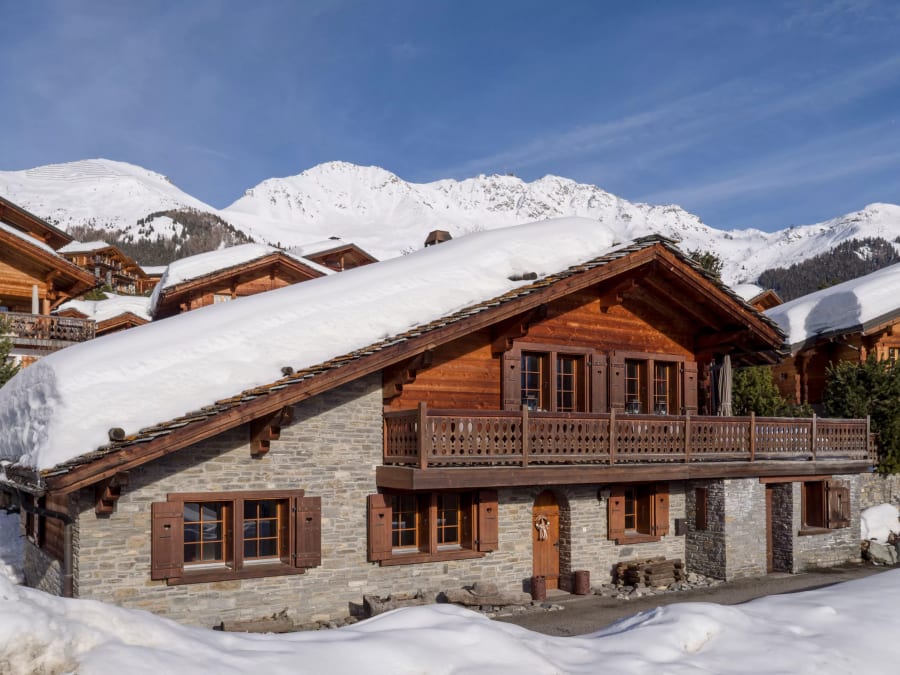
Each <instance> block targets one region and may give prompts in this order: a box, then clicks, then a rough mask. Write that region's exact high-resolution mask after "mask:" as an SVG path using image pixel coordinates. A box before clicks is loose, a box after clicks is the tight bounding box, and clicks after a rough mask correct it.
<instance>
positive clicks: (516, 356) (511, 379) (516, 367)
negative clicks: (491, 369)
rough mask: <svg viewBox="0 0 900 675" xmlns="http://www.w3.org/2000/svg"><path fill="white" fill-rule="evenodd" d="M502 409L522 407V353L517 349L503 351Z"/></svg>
mask: <svg viewBox="0 0 900 675" xmlns="http://www.w3.org/2000/svg"><path fill="white" fill-rule="evenodd" d="M500 366H501V368H503V373H502V375H501V378H502V387H503V392H502V395H503V409H504V410H519V409H520V408H521V407H522V353H521V352H520V351H519V350H518V349H510V350H508V351H505V352H503V356H502V358H501V364H500Z"/></svg>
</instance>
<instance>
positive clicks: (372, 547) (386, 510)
mask: <svg viewBox="0 0 900 675" xmlns="http://www.w3.org/2000/svg"><path fill="white" fill-rule="evenodd" d="M368 501H369V545H368V554H369V561H370V562H377V561H379V560H388V559H389V558H390V557H391V512H392V509H391V498H390V497H388V496H387V495H382V494H377V495H369V498H368Z"/></svg>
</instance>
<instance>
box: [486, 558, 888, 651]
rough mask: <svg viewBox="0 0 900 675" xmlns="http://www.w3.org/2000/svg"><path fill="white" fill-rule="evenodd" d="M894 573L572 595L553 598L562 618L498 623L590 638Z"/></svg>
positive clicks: (868, 569)
mask: <svg viewBox="0 0 900 675" xmlns="http://www.w3.org/2000/svg"><path fill="white" fill-rule="evenodd" d="M889 569H894V568H891V567H876V566H874V565H871V564H867V563H864V564H858V565H843V566H841V567H834V568H830V569H822V570H817V571H815V572H804V573H802V574H784V573H776V574H769V575H767V576H764V577H754V578H750V579H737V580H735V581H728V582H724V583H721V584H719V585H717V586H711V587H707V588H696V589H692V590H689V591H680V592H672V593H664V594H662V595H654V596H651V597H644V598H639V599H635V600H618V599H616V598H603V597H600V596H598V595H569V594H567V593H561V594H558V595H556V594H555V595H552V596H551V595H550V594H549V593H548V597H547V600H548V601H550V602H553V603H554V604H557V605H561V606H563V607H565V609H564V610H562V611H556V612H551V611H544V612H527V613H524V614H518V615H515V616H510V617H497V621H506V622H508V623H514V624H517V625H519V626H523V627H525V628H528V629H529V630H533V631H537V632H538V633H545V634H546V635H556V636H569V635H584V634H586V633H593V632H594V631H598V630H600V629H601V628H606V627H607V626H609V625H610V624H613V623H615V622H616V621H618V620H619V619H623V618H625V617H628V616H632V615H633V614H637V613H638V612H642V611H644V610H646V609H653V608H654V607H659V606H661V605H670V604H673V603H676V602H715V603H718V604H720V605H737V604H740V603H742V602H747V601H748V600H753V599H754V598H760V597H763V596H766V595H778V594H781V593H796V592H798V591H807V590H812V589H814V588H822V587H823V586H830V585H832V584H839V583H842V582H844V581H850V580H851V579H859V578H862V577H867V576H869V575H871V574H878V573H879V572H884V571H886V570H889Z"/></svg>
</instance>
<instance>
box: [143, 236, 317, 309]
mask: <svg viewBox="0 0 900 675" xmlns="http://www.w3.org/2000/svg"><path fill="white" fill-rule="evenodd" d="M327 274H331V270H330V269H328V268H327V267H323V266H322V265H319V264H318V263H315V262H312V261H310V260H308V259H304V258H302V257H300V256H299V255H294V254H291V253H286V252H284V251H281V250H279V249H276V248H273V247H271V246H265V245H263V244H242V245H240V246H233V247H231V248H224V249H219V250H217V251H210V252H209V253H200V254H198V255H194V256H191V257H189V258H182V259H180V260H176V261H174V262H172V263H170V264H169V266H168V267H167V268H166V272H165V274H163V276H162V279H161V280H160V282H159V283H158V284H157V285H156V288H155V289H154V290H153V295H152V296H151V301H150V313H151V314H152V315H153V318H154V320H158V319H165V318H166V317H169V316H174V315H175V314H181V313H183V312H188V311H191V310H194V309H198V308H200V307H206V306H207V305H213V304H218V303H222V302H229V301H231V300H234V299H236V298H239V297H244V296H247V295H256V294H257V293H263V292H265V291H271V290H275V289H276V288H283V287H284V286H290V285H292V284H296V283H299V282H301V281H308V280H309V279H315V278H317V277H321V276H325V275H327Z"/></svg>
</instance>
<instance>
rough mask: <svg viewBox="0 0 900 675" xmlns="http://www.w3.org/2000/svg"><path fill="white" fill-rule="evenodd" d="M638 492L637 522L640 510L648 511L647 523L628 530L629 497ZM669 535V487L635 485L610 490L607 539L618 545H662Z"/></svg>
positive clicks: (663, 484) (614, 487)
mask: <svg viewBox="0 0 900 675" xmlns="http://www.w3.org/2000/svg"><path fill="white" fill-rule="evenodd" d="M629 491H634V494H635V496H636V497H638V500H637V501H636V504H635V519H636V521H637V520H638V519H639V518H640V516H639V515H638V509H644V512H645V516H644V517H645V520H644V522H641V523H638V522H635V528H634V529H628V528H626V507H625V501H626V493H627V492H629ZM642 530H643V531H642ZM668 533H669V484H668V483H634V484H628V485H615V486H613V487H612V488H611V489H610V495H609V500H608V504H607V537H608V538H609V539H611V540H612V541H614V542H615V543H616V544H617V545H627V544H643V543H648V542H654V541H659V540H660V539H662V538H663V537H664V536H665V535H667V534H668Z"/></svg>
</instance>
